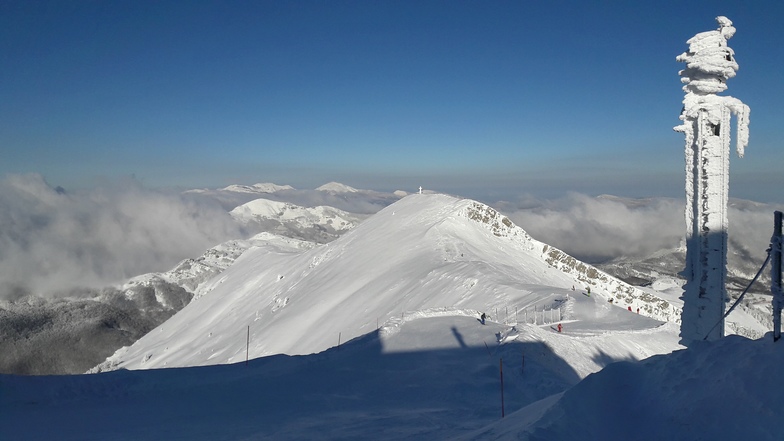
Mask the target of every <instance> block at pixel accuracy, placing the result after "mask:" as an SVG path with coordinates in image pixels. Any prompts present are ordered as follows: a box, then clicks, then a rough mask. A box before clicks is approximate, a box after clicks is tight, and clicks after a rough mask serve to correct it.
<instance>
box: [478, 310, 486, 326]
mask: <svg viewBox="0 0 784 441" xmlns="http://www.w3.org/2000/svg"><path fill="white" fill-rule="evenodd" d="M479 318H480V321H481V322H482V324H483V325H484V324H485V319H486V318H487V315H485V313H484V312H483V313H482V315H481V316H480V317H479Z"/></svg>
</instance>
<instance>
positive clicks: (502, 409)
mask: <svg viewBox="0 0 784 441" xmlns="http://www.w3.org/2000/svg"><path fill="white" fill-rule="evenodd" d="M498 369H499V370H500V372H501V418H503V417H504V359H503V358H499V359H498Z"/></svg>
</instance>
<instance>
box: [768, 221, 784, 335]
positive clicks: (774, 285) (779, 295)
mask: <svg viewBox="0 0 784 441" xmlns="http://www.w3.org/2000/svg"><path fill="white" fill-rule="evenodd" d="M781 219H782V213H781V212H780V211H776V212H775V213H773V239H771V253H772V254H773V266H772V268H771V269H770V279H771V282H770V288H771V289H770V290H771V293H772V294H773V341H778V340H779V339H780V338H781V307H782V305H783V304H784V292H782V291H781V248H782V244H781V242H782V236H781V222H782V221H781Z"/></svg>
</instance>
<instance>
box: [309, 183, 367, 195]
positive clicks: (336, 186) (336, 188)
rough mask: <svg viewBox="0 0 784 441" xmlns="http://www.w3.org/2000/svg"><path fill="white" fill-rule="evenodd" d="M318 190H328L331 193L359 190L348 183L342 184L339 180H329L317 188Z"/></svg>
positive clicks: (355, 191)
mask: <svg viewBox="0 0 784 441" xmlns="http://www.w3.org/2000/svg"><path fill="white" fill-rule="evenodd" d="M316 190H317V191H327V192H331V193H357V192H359V190H357V189H356V188H354V187H350V186H348V185H346V184H341V183H339V182H328V183H326V184H324V185H322V186H321V187H319V188H317V189H316Z"/></svg>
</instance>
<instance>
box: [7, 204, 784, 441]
mask: <svg viewBox="0 0 784 441" xmlns="http://www.w3.org/2000/svg"><path fill="white" fill-rule="evenodd" d="M573 288H574V289H573ZM589 288H590V290H589ZM200 293H201V295H200V297H198V298H196V299H195V300H194V301H192V302H191V303H190V304H189V305H188V306H186V307H185V308H183V309H182V310H181V311H180V312H178V313H177V314H176V315H175V316H174V317H172V318H171V319H170V320H168V321H167V322H165V323H164V324H163V325H161V326H160V327H158V328H157V329H155V330H153V331H152V332H151V333H149V334H148V335H147V336H145V337H143V338H142V339H140V340H139V341H137V342H136V343H135V344H134V345H132V346H130V347H128V348H124V349H121V350H119V351H118V352H117V353H116V354H115V355H114V356H112V357H110V358H109V359H108V360H107V361H106V362H105V363H103V364H102V365H101V366H99V367H97V368H96V369H95V371H96V372H98V371H110V372H103V373H100V374H96V375H79V376H67V377H16V376H0V439H54V438H57V439H189V440H201V439H203V440H208V439H209V440H212V439H402V438H411V439H532V440H539V439H541V440H571V439H583V440H585V439H596V440H599V439H650V440H654V439H657V440H658V439H684V440H685V439H763V440H764V439H779V436H780V434H781V433H782V431H783V430H784V424H783V423H782V420H781V418H779V417H778V415H779V414H780V412H777V411H776V410H775V409H776V405H778V403H780V402H781V400H782V398H784V387H782V385H781V384H780V382H778V381H776V380H775V379H774V378H773V377H772V376H770V378H768V377H766V376H765V375H760V373H762V372H766V371H769V370H772V369H773V368H774V367H778V366H781V364H782V362H784V353H782V351H784V349H782V347H784V346H782V347H777V345H774V344H773V343H772V342H771V341H770V340H769V339H768V340H764V339H763V340H759V341H750V340H747V339H745V338H743V337H738V336H731V337H727V338H724V339H721V340H719V341H717V342H711V343H705V344H702V345H695V347H693V348H690V349H689V350H680V349H681V346H679V344H678V325H677V321H678V307H677V305H675V304H673V303H672V302H671V301H669V300H668V299H663V298H660V297H658V296H657V295H656V293H655V292H646V291H641V290H639V289H638V288H634V287H631V286H629V285H626V284H624V283H623V282H620V281H618V280H616V279H613V278H611V277H609V276H608V275H606V274H604V273H602V272H600V271H598V270H596V269H595V268H593V267H591V266H590V265H586V264H584V263H582V262H579V261H576V260H574V259H573V258H571V257H570V256H568V255H566V254H565V253H563V252H561V251H560V250H557V249H555V248H552V247H549V246H547V245H545V244H542V243H540V242H537V241H536V240H534V239H532V238H531V237H530V236H528V235H527V234H526V233H525V231H523V230H522V229H520V228H519V227H517V226H515V225H514V224H512V223H511V222H510V221H509V220H508V219H507V218H506V217H504V216H502V215H500V214H499V213H497V212H495V210H493V209H491V208H489V207H487V206H485V205H482V204H480V203H477V202H474V201H470V200H461V199H457V198H453V197H449V196H445V195H411V196H407V197H405V198H403V199H402V200H400V201H399V202H397V203H395V204H393V205H391V206H389V207H387V208H386V209H384V210H382V211H381V212H379V213H378V214H376V215H374V216H372V217H371V218H369V219H368V220H366V221H364V222H363V223H361V224H360V225H359V226H357V227H356V228H354V229H353V230H351V231H350V232H348V233H346V234H345V235H343V236H341V237H340V238H339V239H337V240H335V241H334V242H330V243H329V244H326V245H321V246H317V247H315V248H312V249H302V248H295V247H291V248H287V247H285V246H280V245H278V246H275V247H272V246H265V245H262V246H259V247H255V248H251V249H250V250H249V251H247V252H245V253H244V254H243V255H242V256H240V258H239V259H237V260H236V262H235V263H234V264H233V265H231V266H230V267H229V268H227V269H226V270H225V271H224V272H222V273H221V274H219V275H218V276H216V278H215V279H213V280H211V281H208V282H206V284H202V285H201V288H200ZM610 300H612V302H610ZM637 308H639V313H638V312H637ZM480 312H485V313H487V314H489V315H490V319H489V320H488V321H487V323H486V324H485V325H482V324H481V323H480V321H479V313H480ZM558 323H560V324H561V325H562V329H561V332H559V331H558V329H557V324H558ZM246 351H248V352H246ZM673 351H675V352H673ZM657 354H660V355H657ZM246 356H249V358H250V360H249V362H248V363H247V365H246V363H245V359H246ZM643 359H645V360H644V361H642V362H640V361H638V360H643ZM616 362H618V363H616ZM195 366H201V367H195ZM161 367H166V368H167V369H153V368H161ZM501 371H503V392H504V395H503V397H504V401H503V403H504V404H503V410H502V405H501V382H500V376H501ZM502 412H504V413H505V418H503V419H502V418H501V415H502ZM43 421H45V422H46V423H45V424H43V423H42V422H43Z"/></svg>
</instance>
